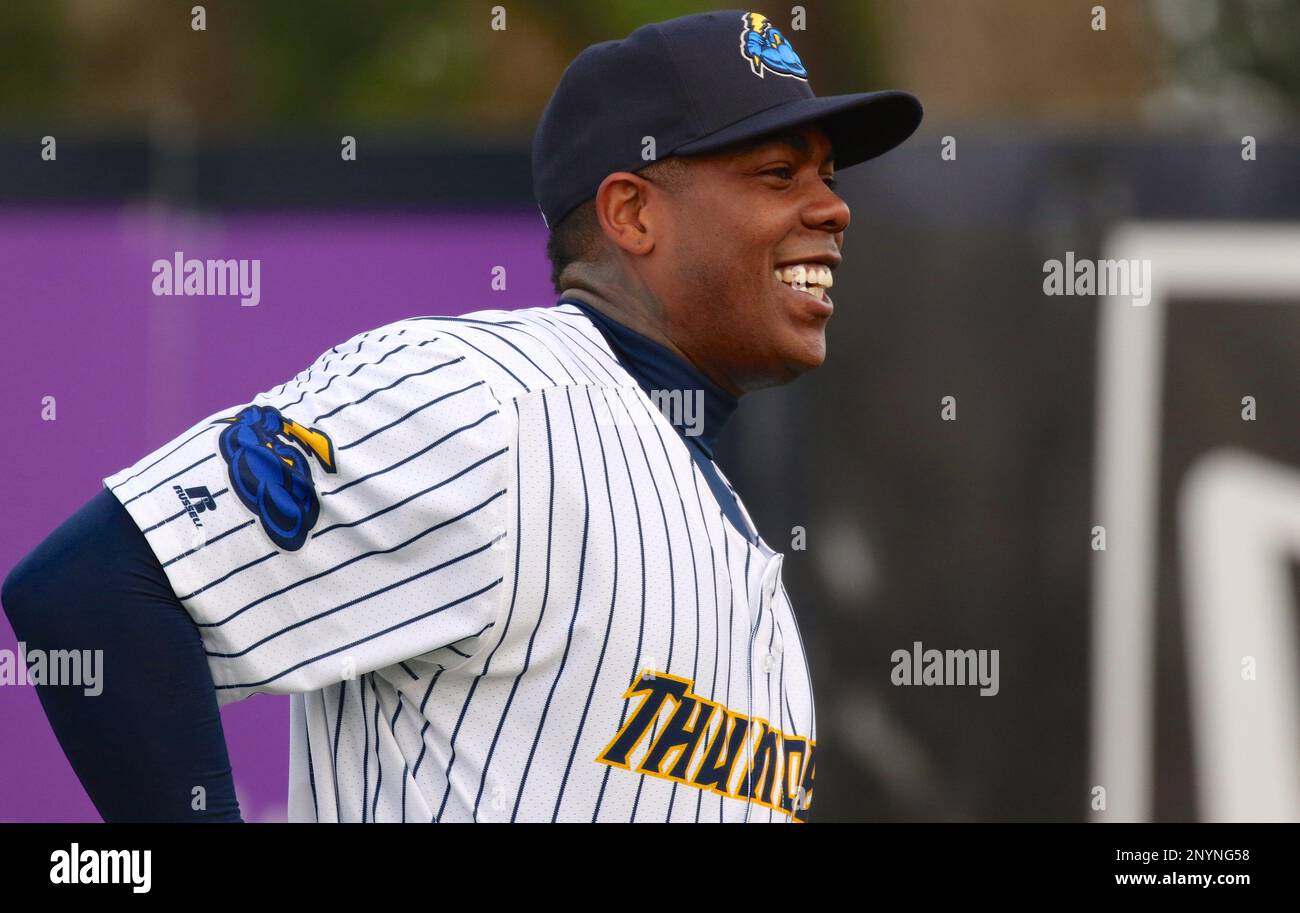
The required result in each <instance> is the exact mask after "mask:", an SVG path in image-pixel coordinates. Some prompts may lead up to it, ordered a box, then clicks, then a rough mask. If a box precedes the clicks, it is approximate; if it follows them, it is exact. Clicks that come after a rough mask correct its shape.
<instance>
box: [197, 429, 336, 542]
mask: <svg viewBox="0 0 1300 913" xmlns="http://www.w3.org/2000/svg"><path fill="white" fill-rule="evenodd" d="M218 423H225V424H227V425H229V427H227V428H226V429H225V430H223V431H222V432H221V436H220V438H219V439H218V442H217V447H218V450H219V452H220V453H221V457H222V459H224V460H225V461H226V468H227V470H228V471H229V474H230V490H231V491H233V492H234V493H235V494H237V495H238V496H239V500H241V501H243V502H244V506H245V507H247V508H248V509H249V510H251V511H252V512H253V513H254V514H256V515H257V517H258V518H259V519H260V520H261V521H262V529H264V530H265V531H266V534H267V535H268V536H270V537H271V541H272V542H274V543H275V544H276V545H277V546H279V547H280V548H282V549H286V550H287V551H297V550H298V549H300V548H302V546H303V543H304V542H306V541H307V533H309V532H310V531H311V529H312V527H313V526H315V525H316V521H317V520H318V519H319V518H320V498H319V497H318V496H317V494H316V486H315V482H314V481H313V479H312V474H311V462H310V459H309V458H308V454H310V455H311V456H314V457H315V458H316V460H317V462H319V463H320V464H321V467H322V468H323V469H324V470H325V471H326V472H329V473H333V472H337V471H338V464H337V462H336V458H335V454H334V442H333V441H332V440H330V436H329V435H328V434H326V433H325V432H323V431H318V430H317V429H315V428H304V427H303V426H302V425H299V424H298V423H297V422H295V421H293V420H292V419H289V418H285V417H284V416H283V415H281V414H280V410H278V409H276V408H274V407H272V406H246V407H244V408H243V409H241V410H239V412H238V413H236V414H235V415H232V416H228V417H226V418H219V419H217V420H216V422H214V423H213V424H218ZM295 444H296V445H297V446H294V445H295ZM299 448H301V449H299Z"/></svg>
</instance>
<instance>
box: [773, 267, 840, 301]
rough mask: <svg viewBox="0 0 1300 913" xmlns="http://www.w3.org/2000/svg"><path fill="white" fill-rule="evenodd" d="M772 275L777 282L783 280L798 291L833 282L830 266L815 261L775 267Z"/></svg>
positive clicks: (829, 285) (829, 284)
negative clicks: (779, 267)
mask: <svg viewBox="0 0 1300 913" xmlns="http://www.w3.org/2000/svg"><path fill="white" fill-rule="evenodd" d="M772 275H773V276H774V277H775V278H776V279H777V280H778V281H779V282H784V283H786V284H787V285H790V286H793V287H794V288H796V289H798V290H800V291H809V290H811V289H813V288H818V287H820V288H823V289H826V288H830V287H831V286H832V285H834V284H835V283H834V278H833V277H832V275H831V270H830V267H827V266H822V265H820V264H817V263H798V264H795V265H794V266H787V267H784V268H782V269H775V270H773V271H772ZM818 297H820V295H819V296H818Z"/></svg>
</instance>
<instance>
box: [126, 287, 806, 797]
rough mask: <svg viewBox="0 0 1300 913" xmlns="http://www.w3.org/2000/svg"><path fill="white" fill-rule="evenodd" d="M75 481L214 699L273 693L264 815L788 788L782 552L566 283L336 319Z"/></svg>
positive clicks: (798, 662)
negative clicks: (337, 332) (383, 318)
mask: <svg viewBox="0 0 1300 913" xmlns="http://www.w3.org/2000/svg"><path fill="white" fill-rule="evenodd" d="M104 484H105V485H106V486H108V487H109V489H110V490H111V491H112V492H113V493H114V494H115V495H116V496H117V497H118V499H119V500H120V501H121V502H122V503H123V504H124V505H125V506H126V509H127V510H128V511H129V512H130V514H131V516H132V517H133V518H134V520H135V522H136V523H137V524H138V525H139V526H140V528H141V529H142V530H143V531H144V533H145V535H146V537H147V539H148V541H149V543H150V546H151V547H152V548H153V550H154V552H155V553H156V554H157V556H158V558H159V560H160V562H161V563H162V565H163V567H164V569H165V571H166V573H167V575H168V578H169V580H170V582H171V584H172V586H173V588H174V589H175V591H176V594H177V596H178V597H179V598H180V599H181V601H182V603H183V604H184V605H185V606H186V608H187V609H188V611H189V612H190V614H191V616H192V617H193V619H194V621H195V622H196V624H197V625H198V627H199V631H200V633H201V636H202V640H203V645H204V648H205V650H206V652H207V655H208V659H209V665H210V668H211V671H212V677H213V681H214V683H215V685H216V687H217V689H218V700H219V702H220V703H222V704H225V703H229V702H231V701H234V700H238V699H241V698H243V697H245V696H247V695H249V694H252V693H255V692H259V691H260V692H270V693H287V694H291V695H292V699H291V705H290V706H291V714H290V716H291V720H290V723H291V727H292V729H291V742H290V744H291V747H290V790H289V793H290V795H289V817H290V820H293V821H447V822H453V821H480V822H482V821H493V822H500V821H773V822H788V821H802V820H806V819H807V816H808V815H809V813H810V807H811V802H812V793H813V782H814V779H815V773H816V749H815V746H816V736H817V728H816V726H817V721H816V711H815V708H814V702H813V693H812V682H811V677H810V674H809V669H808V665H807V661H806V658H805V653H804V648H803V643H802V639H801V636H800V633H799V626H798V623H797V621H796V619H795V616H794V613H793V610H792V608H791V604H790V600H789V597H788V594H787V593H786V590H785V587H784V585H783V584H782V581H781V564H782V557H783V556H782V555H780V554H779V553H776V552H774V551H773V550H772V549H771V548H770V547H769V546H768V545H767V544H766V543H765V542H763V541H762V539H761V538H759V537H757V536H753V537H747V536H746V535H745V534H743V533H742V532H741V531H740V530H738V529H736V528H735V527H734V526H733V525H732V524H731V523H730V522H729V521H728V520H727V519H726V517H725V516H724V515H723V512H722V510H721V509H720V507H719V505H718V503H717V502H716V500H714V498H713V495H712V493H711V491H710V489H709V487H708V485H707V484H706V482H705V481H704V480H703V479H702V478H701V473H700V471H699V469H698V468H697V467H696V465H695V463H694V461H693V460H692V458H691V456H690V454H689V452H688V450H687V447H686V444H685V443H684V442H683V440H682V437H681V435H680V434H679V433H678V432H677V430H676V429H675V428H674V427H673V425H672V424H671V423H670V421H669V420H668V418H667V417H665V416H664V415H663V414H662V413H661V412H659V411H658V410H657V409H656V408H655V406H654V404H653V402H652V401H651V399H650V398H649V397H648V396H647V395H646V393H645V392H644V391H643V390H642V389H641V388H640V387H639V386H638V384H637V382H636V380H635V379H634V378H633V376H632V375H630V374H629V373H628V372H627V371H626V370H624V368H623V367H622V366H621V365H620V364H619V362H618V360H617V358H616V357H615V355H614V353H613V352H612V351H611V349H610V348H609V345H608V343H607V342H606V340H605V339H604V337H603V336H602V335H601V333H600V332H599V331H598V330H597V328H596V327H594V326H593V324H592V323H591V320H590V319H589V318H587V317H586V316H585V315H584V314H583V313H582V311H581V310H580V309H578V308H576V307H574V306H573V305H571V304H561V305H559V306H556V307H551V308H532V309H526V310H520V311H481V312H477V313H474V314H469V315H465V316H463V317H455V318H432V317H430V318H412V319H407V320H401V321H398V322H396V323H392V324H389V325H387V326H384V327H380V328H378V329H376V330H372V331H370V332H367V333H363V334H360V335H358V336H356V337H353V338H352V339H350V340H348V341H347V342H345V343H342V344H340V345H338V346H335V347H334V348H332V349H330V350H329V351H328V352H325V353H324V354H322V355H321V357H320V358H319V359H317V360H316V361H315V362H314V363H313V364H312V365H311V366H310V367H309V368H308V369H307V370H306V371H304V372H302V373H300V374H299V375H298V376H297V377H295V378H294V379H292V380H291V381H289V382H287V383H285V384H283V385H281V386H279V387H277V388H274V389H272V390H270V391H267V392H264V393H260V394H258V395H257V396H255V397H254V398H253V399H252V401H251V402H250V403H248V404H246V405H243V406H237V407H233V408H231V409H227V410H222V411H221V412H218V413H216V414H214V415H212V416H209V417H208V418H206V419H204V420H203V421H201V422H199V423H198V424H196V425H194V426H193V427H192V428H190V429H189V430H187V431H186V432H184V433H183V434H181V435H180V436H179V437H178V438H176V439H175V440H173V441H171V442H169V443H167V444H165V445H163V446H162V447H160V448H159V449H158V450H157V451H155V452H153V453H151V454H149V455H148V456H146V457H144V458H143V459H141V460H140V461H139V462H138V463H136V464H135V465H133V466H131V467H128V468H126V469H124V470H122V471H121V472H119V473H117V474H115V475H113V476H109V477H108V478H106V479H105V480H104ZM733 493H734V492H733ZM737 500H738V501H739V499H737ZM742 514H743V516H744V518H745V520H746V521H747V522H749V523H751V524H752V520H750V518H749V515H748V513H747V512H745V511H744V510H743V506H742ZM751 538H753V539H754V540H755V541H754V542H751V541H750V539H751Z"/></svg>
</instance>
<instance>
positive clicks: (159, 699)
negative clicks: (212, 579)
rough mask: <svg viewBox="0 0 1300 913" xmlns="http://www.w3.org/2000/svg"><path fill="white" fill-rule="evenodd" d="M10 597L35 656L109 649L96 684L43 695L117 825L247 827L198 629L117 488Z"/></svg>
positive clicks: (12, 614) (50, 548)
mask: <svg viewBox="0 0 1300 913" xmlns="http://www.w3.org/2000/svg"><path fill="white" fill-rule="evenodd" d="M0 602H3V604H4V609H5V613H6V614H7V615H8V616H9V621H10V624H11V625H12V626H13V629H14V633H15V634H16V635H17V636H18V640H19V641H20V642H22V643H24V644H25V645H26V651H27V653H28V655H29V657H30V656H32V655H34V654H33V651H34V650H102V651H103V653H102V654H99V655H100V656H102V661H101V662H99V663H97V664H96V666H95V668H96V669H97V673H98V682H97V684H96V685H95V686H94V687H91V686H89V685H88V684H85V683H83V684H82V685H77V686H74V685H68V684H45V685H38V686H37V688H36V692H37V694H38V695H39V697H40V701H41V705H42V707H43V708H44V710H45V715H46V716H47V717H48V718H49V721H50V725H51V727H53V729H54V733H55V735H56V736H57V737H58V739H59V744H60V745H61V746H62V747H63V751H64V753H65V754H66V755H67V756H68V761H69V762H70V763H71V764H72V768H73V770H74V771H76V774H77V776H78V777H79V778H80V779H81V785H82V786H83V787H85V790H86V792H87V793H88V794H89V795H90V798H91V801H92V802H94V803H95V808H96V809H98V810H99V813H100V815H102V816H103V818H104V820H105V821H109V822H115V821H240V820H242V819H241V818H240V815H239V804H238V802H237V801H236V799H235V786H234V781H233V779H232V777H231V772H230V759H229V756H228V754H227V751H226V740H225V734H224V732H223V731H222V727H221V714H220V712H219V710H218V706H217V696H216V690H215V688H214V687H213V684H212V675H211V673H210V672H209V670H208V663H207V657H206V655H205V654H204V652H203V645H202V642H201V641H200V639H199V632H198V629H197V628H196V627H195V626H194V622H193V620H192V619H191V618H190V616H189V613H188V612H186V610H185V607H184V606H182V605H181V604H180V602H179V601H178V600H177V598H176V595H175V593H173V592H172V589H171V585H170V584H169V583H168V581H167V576H166V574H165V573H164V572H163V569H162V566H161V565H160V564H159V563H158V559H157V557H156V556H155V555H154V553H153V551H152V550H151V549H150V547H149V544H148V542H147V541H146V540H145V537H144V534H143V533H141V532H140V530H139V528H138V527H137V526H136V525H135V522H134V521H133V520H132V519H131V516H130V514H128V513H127V511H126V508H124V507H123V506H122V505H121V503H120V502H119V501H118V500H117V498H116V497H114V496H113V494H112V493H111V492H110V491H108V489H106V488H101V489H100V491H99V493H98V494H97V495H95V496H94V497H93V498H91V499H90V500H89V501H88V502H87V503H86V504H85V505H84V506H83V507H81V509H79V510H78V511H77V512H76V513H74V514H73V515H72V516H71V517H69V518H68V519H67V520H66V521H64V523H63V524H62V525H61V526H59V527H58V529H56V530H55V531H54V532H53V533H51V534H50V535H49V537H48V538H46V539H45V540H44V541H43V542H41V544H40V545H39V546H37V547H36V549H35V550H34V551H32V552H31V553H30V554H29V555H27V556H26V557H25V558H23V560H22V561H20V562H19V563H18V564H17V565H16V566H15V567H14V569H13V570H12V571H11V572H10V573H9V575H8V577H7V578H6V579H5V581H4V588H3V591H2V592H0ZM31 662H32V661H31V660H30V659H29V660H28V664H29V666H30V665H31ZM84 678H85V676H84V675H83V680H84ZM97 687H98V688H102V692H101V693H99V694H93V693H92V694H87V693H86V692H87V690H90V691H92V692H93V691H94V690H95V688H97ZM196 787H202V788H203V790H204V792H205V793H206V798H205V800H204V801H202V802H196V800H195V794H196V791H195V788H196ZM200 795H201V794H200ZM196 804H198V805H203V806H206V807H202V808H194V807H193V806H194V805H196Z"/></svg>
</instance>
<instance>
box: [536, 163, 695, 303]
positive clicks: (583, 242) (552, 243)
mask: <svg viewBox="0 0 1300 913" xmlns="http://www.w3.org/2000/svg"><path fill="white" fill-rule="evenodd" d="M689 170H690V169H689V168H688V167H687V165H686V162H685V160H684V159H683V158H682V157H681V156H675V155H674V156H669V157H668V158H665V159H660V160H659V161H657V162H651V163H650V164H649V165H646V166H645V167H644V168H641V169H639V170H638V171H637V173H638V174H643V175H645V176H646V177H647V178H648V179H649V180H651V181H653V182H655V183H657V184H662V185H663V186H664V187H666V188H668V189H669V190H678V189H680V188H681V187H682V186H683V185H684V184H685V183H686V177H687V173H688V172H689ZM602 237H603V235H602V233H601V230H600V223H599V222H598V221H597V220H596V198H595V197H592V198H591V199H589V200H587V201H586V202H583V203H581V204H579V205H578V207H577V208H576V209H574V210H573V211H572V212H570V213H569V214H568V215H566V216H565V217H564V218H563V219H561V220H560V223H559V224H558V225H556V226H555V227H554V228H552V229H551V233H550V236H549V237H548V238H547V240H546V256H547V259H549V260H550V261H551V285H552V286H553V287H554V288H555V293H556V294H557V295H558V294H560V293H562V292H563V291H564V289H563V288H561V286H560V276H561V274H562V273H563V272H564V270H565V268H566V267H568V266H569V264H571V263H591V262H594V261H595V260H596V258H597V257H598V256H599V255H600V250H601V243H600V242H601V238H602Z"/></svg>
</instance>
